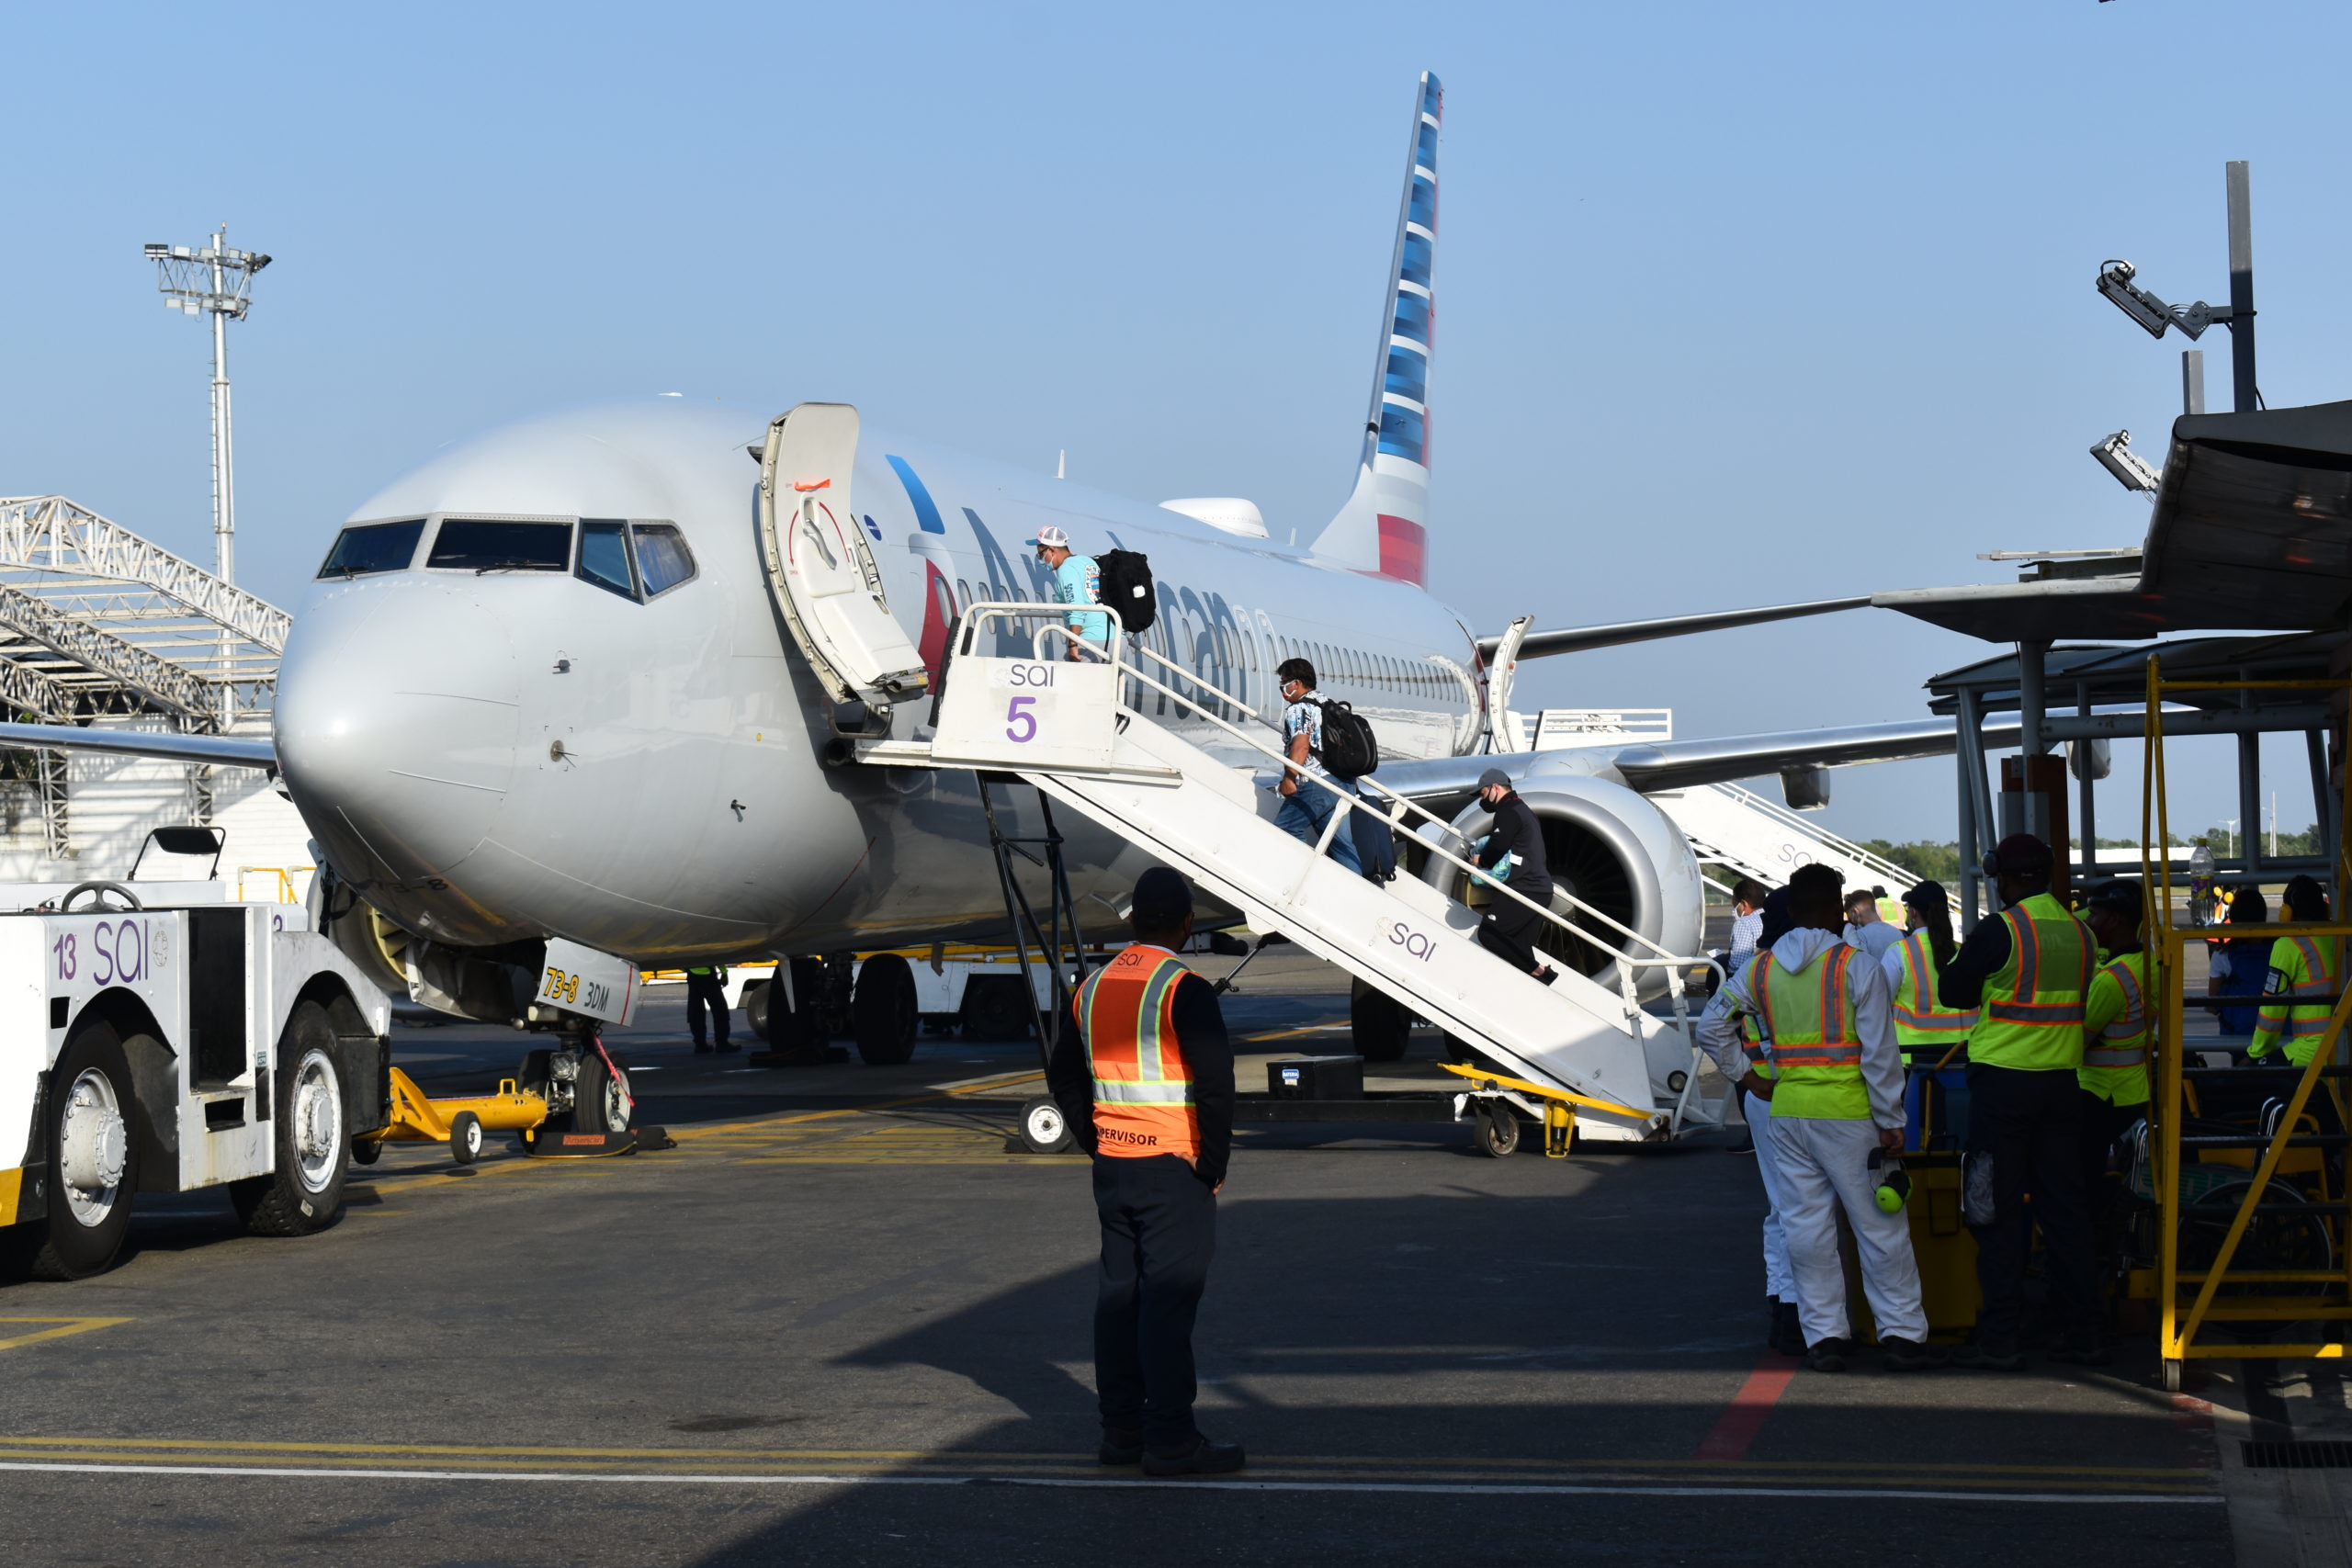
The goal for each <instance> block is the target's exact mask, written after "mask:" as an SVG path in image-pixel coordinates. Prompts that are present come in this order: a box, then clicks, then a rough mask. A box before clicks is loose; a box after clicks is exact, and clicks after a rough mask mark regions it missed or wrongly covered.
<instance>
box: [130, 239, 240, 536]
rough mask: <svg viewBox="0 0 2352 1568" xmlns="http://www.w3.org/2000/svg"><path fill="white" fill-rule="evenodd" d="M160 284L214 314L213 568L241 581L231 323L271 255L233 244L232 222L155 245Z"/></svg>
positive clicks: (167, 294) (188, 310)
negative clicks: (202, 241)
mask: <svg viewBox="0 0 2352 1568" xmlns="http://www.w3.org/2000/svg"><path fill="white" fill-rule="evenodd" d="M146 254H147V259H148V260H149V261H152V262H153V263H154V264H155V287H156V288H158V289H160V290H162V292H163V296H164V305H166V306H167V307H169V308H170V309H172V310H177V311H180V312H181V313H182V314H184V315H189V316H199V315H209V316H210V317H211V318H212V570H213V574H214V575H215V576H217V577H219V578H220V581H223V582H232V581H235V580H236V566H237V502H236V485H235V478H234V465H233V462H232V455H231V446H230V438H229V323H230V322H231V321H243V320H244V319H245V311H246V310H248V309H250V308H251V307H252V304H253V291H254V274H255V273H257V272H259V271H260V270H261V269H262V268H264V267H266V266H267V265H269V257H267V256H266V255H259V254H254V252H252V251H236V250H231V249H230V248H229V226H228V225H227V224H226V223H223V224H221V225H220V229H219V231H217V232H215V233H214V234H213V236H212V243H210V244H209V245H205V246H203V247H202V248H200V249H191V248H190V247H188V246H187V245H162V244H149V245H148V246H147V247H146Z"/></svg>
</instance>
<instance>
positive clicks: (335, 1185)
mask: <svg viewBox="0 0 2352 1568" xmlns="http://www.w3.org/2000/svg"><path fill="white" fill-rule="evenodd" d="M271 1077H272V1082H271V1085H270V1094H271V1098H272V1100H273V1101H274V1103H273V1105H272V1106H271V1109H270V1114H271V1123H270V1124H271V1128H272V1134H271V1135H272V1140H273V1143H274V1145H275V1148H276V1153H277V1162H276V1163H277V1168H276V1169H274V1170H272V1171H271V1172H270V1173H269V1174H268V1175H267V1176H254V1177H248V1178H246V1179H244V1180H243V1181H232V1182H231V1183H229V1201H231V1202H232V1203H234V1204H235V1205H236V1207H237V1217H238V1218H239V1219H242V1220H243V1221H244V1222H245V1228H246V1229H247V1230H249V1231H251V1232H253V1233H254V1235H310V1234H311V1232H312V1231H322V1230H324V1229H326V1228H327V1226H329V1225H331V1224H334V1223H335V1221H336V1220H337V1219H339V1218H340V1217H341V1216H342V1214H343V1181H344V1178H345V1176H347V1175H349V1174H350V1172H351V1152H352V1151H351V1134H350V1131H349V1128H348V1126H347V1124H346V1123H345V1120H344V1100H343V1076H342V1074H340V1073H338V1072H337V1071H336V1070H335V1065H334V1026H333V1025H331V1024H330V1023H328V1022H327V1014H326V1010H325V1009H324V1008H322V1007H321V1006H319V1005H318V1003H316V1002H304V1003H302V1004H301V1005H300V1006H299V1007H297V1008H296V1009H295V1010H294V1013H293V1016H292V1017H290V1018H288V1020H287V1021H286V1032H285V1033H284V1034H282V1035H280V1036H279V1037H278V1042H277V1069H276V1070H275V1071H274V1072H273V1073H272V1075H271Z"/></svg>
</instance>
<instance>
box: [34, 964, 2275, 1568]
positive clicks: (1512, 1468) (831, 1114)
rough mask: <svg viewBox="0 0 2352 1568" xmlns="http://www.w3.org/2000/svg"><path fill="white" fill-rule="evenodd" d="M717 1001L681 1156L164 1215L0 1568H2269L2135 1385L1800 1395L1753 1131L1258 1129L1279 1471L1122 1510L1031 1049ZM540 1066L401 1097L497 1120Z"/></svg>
mask: <svg viewBox="0 0 2352 1568" xmlns="http://www.w3.org/2000/svg"><path fill="white" fill-rule="evenodd" d="M674 995H675V994H674V993H671V994H669V995H664V994H662V993H660V992H656V993H654V995H653V999H652V1000H650V1003H649V1005H648V1006H647V1008H646V1010H645V1012H644V1013H643V1015H642V1016H641V1019H640V1023H639V1027H637V1028H635V1029H632V1030H630V1031H628V1032H625V1033H616V1035H615V1036H614V1037H613V1038H614V1042H615V1043H616V1045H617V1047H618V1048H619V1049H620V1050H621V1051H622V1053H623V1054H624V1055H625V1057H626V1058H627V1060H628V1061H629V1062H630V1063H631V1065H632V1066H633V1068H634V1070H635V1073H636V1078H637V1084H638V1089H639V1095H640V1098H641V1100H642V1104H641V1106H640V1111H639V1117H640V1120H641V1121H644V1122H659V1123H662V1124H664V1125H666V1126H668V1127H669V1128H670V1129H671V1130H672V1131H673V1135H674V1136H675V1137H676V1138H677V1139H678V1146H677V1147H676V1148H674V1149H671V1150H666V1151H662V1152H659V1153H647V1154H643V1155H639V1156H630V1157H628V1158H622V1159H613V1160H603V1161H595V1162H581V1163H571V1162H548V1161H532V1160H527V1159H525V1158H523V1157H521V1156H519V1155H517V1154H516V1153H515V1152H514V1151H513V1150H512V1148H511V1146H510V1145H507V1144H506V1143H505V1142H504V1141H503V1140H502V1141H499V1142H497V1143H494V1144H493V1145H492V1148H491V1149H490V1151H489V1152H488V1153H487V1154H486V1156H485V1157H484V1159H483V1161H482V1162H481V1164H480V1165H477V1166H475V1167H473V1168H470V1169H460V1168H457V1167H455V1166H454V1165H453V1164H452V1163H451V1161H450V1160H449V1159H448V1157H447V1153H446V1151H443V1150H441V1149H439V1148H437V1147H434V1146H425V1145H411V1146H405V1147H395V1148H393V1149H391V1150H390V1151H388V1153H387V1154H386V1156H385V1157H384V1159H383V1160H382V1162H381V1163H380V1164H379V1165H377V1166H376V1167H374V1168H372V1169H365V1170H360V1171H356V1172H355V1179H354V1182H353V1185H352V1188H351V1192H350V1206H349V1209H348V1212H347V1214H346V1217H345V1219H344V1220H343V1222H342V1223H341V1224H337V1225H336V1226H334V1228H333V1229H331V1230H328V1231H326V1232H324V1233H322V1234H321V1235H313V1236H309V1237H305V1238H301V1239H300V1240H263V1239H258V1238H254V1237H250V1236H247V1235H243V1232H242V1231H241V1230H240V1229H239V1227H238V1226H237V1224H236V1222H235V1220H234V1217H233V1216H232V1213H230V1210H229V1206H228V1204H227V1202H226V1201H225V1200H223V1199H221V1198H220V1197H218V1196H215V1195H203V1194H199V1195H193V1196H190V1197H187V1198H178V1199H163V1200H153V1199H142V1200H141V1205H140V1208H139V1210H138V1212H137V1218H136V1220H135V1224H134V1227H133V1233H132V1235H133V1250H132V1252H131V1255H130V1257H129V1258H127V1259H126V1261H125V1262H124V1264H123V1265H122V1266H121V1267H120V1268H119V1269H116V1270H115V1271H114V1272H112V1273H110V1274H107V1275H106V1276H103V1277H101V1278H98V1279H95V1280H85V1281H81V1282H79V1283H75V1284H71V1285H47V1284H27V1285H17V1286H13V1287H7V1288H6V1289H5V1291H0V1320H6V1321H0V1389H5V1390H6V1403H5V1409H6V1416H5V1419H0V1562H10V1563H17V1562H21V1563H27V1564H34V1563H52V1562H54V1563H85V1562H87V1563H150V1562H152V1563H174V1564H177V1563H187V1562H194V1561H199V1560H201V1559H203V1558H206V1557H210V1558H213V1559H217V1560H220V1561H223V1562H235V1563H248V1562H251V1563H281V1562H284V1563H294V1562H302V1563H309V1562H348V1563H361V1564H373V1563H386V1564H391V1563H401V1564H410V1563H416V1564H460V1563H542V1562H544V1563H550V1564H557V1563H560V1564H577V1563H604V1562H616V1563H622V1562H625V1563H632V1564H636V1563H644V1564H673V1563H675V1564H702V1563H711V1564H717V1563H755V1562H779V1563H799V1562H809V1563H828V1564H833V1563H840V1564H865V1563H875V1564H898V1563H908V1564H916V1563H922V1564H933V1563H937V1562H943V1561H946V1562H990V1563H1008V1564H1029V1563H1038V1564H1045V1563H1053V1564H1060V1563H1072V1564H1087V1565H1089V1568H1098V1565H1100V1564H1104V1563H1115V1564H1119V1565H1121V1568H1125V1565H1127V1564H1145V1563H1161V1562H1167V1563H1196V1562H1228V1561H1234V1562H1242V1561H1246V1562H1270V1561H1288V1562H1306V1563H1323V1562H1347V1563H1351V1564H1354V1563H1374V1564H1377V1563H1414V1564H1426V1563H1430V1562H1457V1561H1464V1560H1466V1559H1471V1558H1474V1557H1475V1558H1476V1559H1477V1560H1480V1561H1483V1562H1498V1563H1550V1562H1570V1561H1576V1562H1585V1561H1623V1560H1638V1561H1641V1562H1672V1563H1682V1562H1693V1563H1718V1562H1720V1563H1754V1562H1790V1563H1796V1562H1807V1563H1811V1562H1872V1563H1950V1564H1954V1565H1967V1568H1981V1565H1982V1564H1985V1563H1988V1562H2002V1561H2007V1560H2016V1559H2027V1558H2030V1560H2033V1561H2039V1562H2052V1561H2055V1562H2076V1563H2083V1564H2104V1563H2131V1564H2134V1565H2154V1564H2170V1563H2220V1562H2229V1561H2231V1560H2232V1558H2231V1554H2232V1546H2231V1529H2230V1521H2229V1517H2228V1510H2227V1509H2225V1507H2224V1506H2222V1486H2221V1472H2220V1471H2219V1470H2218V1469H2217V1468H2216V1466H2217V1460H2216V1452H2215V1444H2214V1441H2213V1434H2212V1430H2211V1422H2210V1420H2209V1418H2208V1416H2207V1415H2206V1413H2205V1410H2204V1407H2203V1404H2202V1403H2201V1401H2199V1399H2197V1398H2195V1397H2191V1396H2178V1397H2177V1396H2172V1395H2167V1394H2165V1393H2162V1392H2161V1390H2160V1387H2159V1385H2158V1382H2157V1381H2156V1377H2155V1369H2154V1364H2153V1361H2152V1360H2151V1359H2149V1351H2148V1348H2147V1347H2146V1346H2145V1345H2144V1344H2142V1345H2139V1346H2136V1347H2130V1348H2127V1354H2126V1356H2125V1357H2124V1359H2121V1360H2120V1361H2119V1363H2118V1364H2117V1366H2116V1367H2114V1368H2113V1369H2111V1370H2109V1371H2080V1370H2075V1369H2063V1368H2058V1367H2053V1366H2037V1367H2036V1368H2035V1369H2034V1370H2032V1371H2028V1372H2025V1373H2022V1374H2017V1375H2010V1376H1989V1375H1982V1374H1978V1375H1971V1374H1964V1373H1939V1374H1927V1375H1913V1376H1909V1377H1900V1376H1893V1375H1888V1374H1885V1373H1883V1372H1881V1371H1877V1370H1876V1369H1875V1366H1874V1365H1871V1366H1868V1367H1865V1368H1864V1369H1862V1370H1858V1371H1852V1372H1849V1373H1846V1374H1844V1375H1839V1376H1825V1375H1820V1374H1815V1373H1810V1372H1804V1371H1797V1370H1796V1369H1795V1365H1794V1363H1792V1362H1789V1361H1786V1360H1783V1359H1780V1358H1778V1357H1774V1356H1770V1355H1769V1354H1768V1353H1766V1352H1765V1351H1764V1350H1763V1349H1762V1348H1761V1330H1762V1326H1763V1319H1762V1312H1761V1303H1760V1302H1759V1300H1758V1297H1759V1296H1760V1295H1761V1285H1760V1273H1759V1268H1758V1261H1757V1224H1758V1220H1759V1219H1760V1217H1761V1214H1762V1210H1763V1202H1762V1198H1761V1193H1760V1191H1759V1190H1758V1186H1757V1182H1756V1177H1755V1173H1754V1168H1753V1166H1752V1164H1751V1163H1750V1162H1749V1161H1747V1160H1746V1159H1743V1158H1739V1157H1736V1156H1726V1155H1725V1154H1724V1152H1723V1147H1724V1144H1725V1143H1726V1142H1728V1139H1727V1138H1725V1137H1724V1136H1723V1135H1720V1134H1716V1135H1711V1136H1710V1137H1708V1138H1706V1139H1703V1140H1701V1141H1698V1142H1696V1143H1694V1144H1691V1145H1684V1146H1681V1147H1678V1148H1671V1149H1648V1150H1641V1151H1635V1152H1617V1153H1609V1152H1601V1153H1593V1154H1583V1153H1579V1154H1577V1155H1576V1156H1571V1157H1569V1158H1567V1159H1564V1160H1550V1159H1545V1158H1543V1157H1542V1156H1539V1155H1536V1154H1534V1153H1532V1152H1525V1151H1524V1149H1523V1152H1522V1153H1521V1154H1520V1155H1519V1156H1514V1157H1512V1158H1510V1159H1507V1160H1493V1159H1488V1158H1486V1157H1483V1156H1479V1155H1477V1154H1476V1152H1475V1151H1474V1150H1473V1149H1472V1147H1471V1143H1470V1139H1469V1136H1468V1134H1467V1132H1466V1131H1465V1130H1464V1129H1463V1128H1460V1127H1456V1126H1449V1125H1438V1126H1408V1127H1401V1128H1392V1129H1384V1128H1374V1127H1350V1126H1328V1125H1327V1126H1306V1127H1298V1126H1282V1127H1258V1128H1248V1129H1245V1130H1244V1131H1243V1132H1242V1134H1241V1135H1240V1137H1239V1139H1238V1145H1239V1147H1238V1151H1237V1154H1236V1157H1235V1161H1234V1168H1233V1173H1232V1178H1231V1180H1230V1182H1229V1184H1228V1186H1227V1190H1226V1193H1225V1196H1224V1199H1223V1201H1222V1205H1221V1213H1220V1219H1219V1225H1220V1235H1219V1251H1218V1255H1217V1259H1216V1266H1215V1269H1214V1270H1213V1275H1212V1281H1211V1286H1210V1292H1209V1296H1208V1299H1207V1301H1206V1303H1205V1304H1204V1309H1203V1314H1202V1319H1201V1325H1200V1331H1199V1336H1198V1344H1199V1349H1200V1359H1201V1363H1202V1374H1203V1379H1204V1386H1203V1395H1202V1402H1201V1406H1200V1412H1199V1414H1200V1417H1201V1420H1202V1422H1203V1425H1204V1427H1206V1428H1207V1429H1208V1430H1209V1431H1211V1432H1212V1433H1214V1434H1216V1435H1217V1436H1220V1437H1229V1438H1238V1439H1240V1440H1242V1441H1244V1442H1245V1443H1247V1444H1248V1445H1249V1448H1250V1454H1251V1462H1250V1468H1249V1469H1248V1470H1247V1471H1246V1472H1243V1473H1242V1474H1241V1475H1239V1476H1237V1477H1233V1478H1229V1479H1227V1480H1222V1481H1219V1482H1216V1483H1204V1482H1198V1481H1178V1482H1168V1481H1160V1482H1149V1481H1146V1480H1144V1479H1143V1478H1142V1477H1141V1476H1140V1473H1139V1472H1135V1471H1117V1470H1105V1469H1103V1467H1101V1466H1099V1465H1098V1464H1096V1463H1095V1462H1094V1461H1093V1457H1092V1448H1093V1444H1094V1440H1095V1437H1096V1430H1095V1424H1094V1414H1093V1395H1092V1390H1091V1349H1090V1343H1089V1333H1090V1327H1089V1313H1090V1307H1091V1290H1092V1284H1091V1274H1092V1259H1093V1255H1094V1250H1095V1227H1094V1223H1093V1213H1092V1208H1091V1201H1090V1199H1089V1195H1088V1188H1087V1181H1086V1164H1085V1161H1084V1160H1082V1159H1080V1158H1075V1157H1069V1156H1032V1155H1026V1154H1021V1153H1012V1152H1007V1147H1006V1138H1005V1134H1006V1132H1007V1130H1008V1129H1009V1128H1010V1126H1011V1124H1012V1117H1013V1112H1014V1111H1015V1110H1016V1109H1017V1107H1018V1105H1019V1103H1020V1102H1021V1100H1023V1099H1024V1098H1026V1097H1027V1096H1028V1095H1030V1094H1032V1093H1035V1092H1036V1091H1037V1085H1036V1083H1035V1080H1034V1079H1032V1078H1030V1077H1027V1075H1028V1074H1031V1073H1034V1071H1035V1047H1034V1045H1032V1044H1030V1043H1023V1042H994V1043H982V1042H968V1041H964V1040H961V1039H956V1038H952V1037H950V1038H944V1039H926V1041H925V1042H924V1043H923V1044H922V1048H921V1049H920V1051H919V1052H918V1054H917V1056H916V1059H915V1060H914V1061H913V1062H912V1063H911V1064H910V1065H908V1066H904V1067H899V1068H869V1067H865V1066H858V1065H854V1064H844V1065H841V1066H829V1067H824V1068H815V1069H755V1068H749V1067H747V1066H744V1065H743V1063H742V1059H741V1057H740V1056H701V1057H697V1056H695V1055H693V1054H692V1052H691V1050H690V1048H689V1047H688V1046H687V1044H686V1043H685V1036H684V1029H683V1021H682V1016H681V1012H680V1010H679V1007H678V1003H677V1001H676V1000H675V999H674ZM1227 1005H1228V1014H1229V1016H1230V1018H1231V1019H1232V1021H1233V1023H1234V1027H1235V1029H1236V1031H1237V1033H1238V1034H1240V1035H1242V1036H1244V1037H1245V1039H1244V1046H1245V1049H1248V1050H1250V1051H1252V1052H1254V1053H1258V1054H1261V1055H1267V1054H1272V1053H1275V1052H1284V1051H1295V1050H1299V1049H1302V1048H1307V1049H1312V1048H1316V1047H1317V1046H1318V1045H1325V1044H1329V1045H1336V1044H1339V1043H1340V1042H1341V1041H1342V1040H1343V1039H1344V1022H1343V1019H1344V1013H1345V997H1344V993H1343V991H1341V990H1340V988H1339V987H1337V986H1336V984H1335V983H1334V981H1333V980H1332V978H1331V977H1330V976H1329V975H1328V974H1326V973H1320V972H1317V971H1315V970H1313V969H1312V967H1311V966H1310V965H1306V964H1304V963H1303V962H1301V961H1297V960H1295V959H1293V960H1287V961H1281V962H1265V961H1261V964H1258V965H1255V966H1253V969H1252V972H1251V976H1250V978H1247V979H1245V982H1244V990H1243V993H1242V994H1241V995H1239V996H1238V997H1235V998H1229V1000H1228V1004H1227ZM525 1044H526V1041H525V1040H524V1039H523V1038H522V1037H520V1036H517V1035H515V1034H512V1033H508V1032H497V1031H487V1030H469V1029H458V1028H447V1029H420V1030H403V1031H402V1032H401V1036H400V1039H399V1041H398V1055H399V1059H400V1060H401V1063H402V1065H403V1066H405V1067H406V1068H408V1070H410V1071H411V1072H412V1073H413V1074H414V1075H415V1076H417V1077H419V1078H420V1080H421V1081H423V1082H424V1086H425V1087H426V1088H427V1089H428V1090H440V1091H444V1092H457V1091H461V1090H468V1089H481V1088H485V1087H488V1083H489V1080H490V1079H492V1078H494V1077H496V1076H497V1075H498V1074H500V1073H502V1072H511V1071H512V1070H513V1065H514V1063H515V1060H517V1059H518V1058H519V1057H520V1055H521V1054H522V1050H523V1048H524V1045H525ZM1415 1049H1416V1055H1419V1056H1423V1057H1433V1056H1434V1055H1435V1049H1436V1042H1435V1040H1434V1038H1433V1037H1425V1038H1420V1039H1419V1040H1417V1044H1416V1048H1415ZM1246 1072H1247V1069H1245V1083H1246V1082H1247V1081H1248V1079H1247V1077H1246ZM1532 1143H1533V1140H1532V1139H1530V1140H1528V1145H1532Z"/></svg>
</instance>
